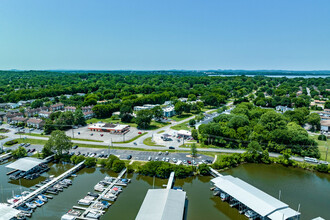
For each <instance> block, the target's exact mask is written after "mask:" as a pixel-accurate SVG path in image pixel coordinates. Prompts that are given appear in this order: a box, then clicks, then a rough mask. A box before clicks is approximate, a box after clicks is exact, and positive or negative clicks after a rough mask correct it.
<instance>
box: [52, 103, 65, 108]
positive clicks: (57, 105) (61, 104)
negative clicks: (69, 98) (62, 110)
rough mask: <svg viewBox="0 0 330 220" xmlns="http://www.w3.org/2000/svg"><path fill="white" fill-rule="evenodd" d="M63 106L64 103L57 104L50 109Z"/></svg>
mask: <svg viewBox="0 0 330 220" xmlns="http://www.w3.org/2000/svg"><path fill="white" fill-rule="evenodd" d="M63 105H64V104H63V103H56V104H54V105H51V106H50V107H51V108H56V107H59V106H63Z"/></svg>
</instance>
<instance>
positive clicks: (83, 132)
mask: <svg viewBox="0 0 330 220" xmlns="http://www.w3.org/2000/svg"><path fill="white" fill-rule="evenodd" d="M138 132H139V131H138V129H137V128H135V127H130V130H129V132H128V133H126V134H125V135H120V134H111V133H109V132H97V131H90V130H89V129H88V125H87V126H83V127H80V128H76V129H73V136H74V137H75V138H81V139H90V140H98V141H104V142H109V143H110V142H111V140H112V142H122V141H128V140H130V139H132V138H134V137H136V136H137V135H139V134H138ZM65 133H66V135H67V136H69V137H72V129H70V130H67V131H66V132H65ZM102 135H103V136H102Z"/></svg>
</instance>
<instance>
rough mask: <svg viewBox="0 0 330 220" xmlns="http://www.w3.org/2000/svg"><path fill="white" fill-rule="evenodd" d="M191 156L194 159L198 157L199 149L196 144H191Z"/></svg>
mask: <svg viewBox="0 0 330 220" xmlns="http://www.w3.org/2000/svg"><path fill="white" fill-rule="evenodd" d="M191 156H192V157H196V156H197V147H196V144H195V143H193V144H191Z"/></svg>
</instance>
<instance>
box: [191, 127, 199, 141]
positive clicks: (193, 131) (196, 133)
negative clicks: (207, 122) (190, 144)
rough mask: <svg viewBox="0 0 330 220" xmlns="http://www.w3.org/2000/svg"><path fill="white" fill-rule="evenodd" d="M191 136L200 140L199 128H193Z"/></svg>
mask: <svg viewBox="0 0 330 220" xmlns="http://www.w3.org/2000/svg"><path fill="white" fill-rule="evenodd" d="M191 136H192V138H194V140H198V131H197V129H192V130H191Z"/></svg>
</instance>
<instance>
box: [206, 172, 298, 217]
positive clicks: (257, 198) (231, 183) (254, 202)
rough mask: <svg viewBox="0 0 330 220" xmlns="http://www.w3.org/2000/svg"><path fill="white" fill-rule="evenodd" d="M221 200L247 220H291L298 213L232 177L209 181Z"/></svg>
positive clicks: (221, 177)
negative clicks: (247, 219)
mask: <svg viewBox="0 0 330 220" xmlns="http://www.w3.org/2000/svg"><path fill="white" fill-rule="evenodd" d="M211 181H212V182H213V183H214V185H215V187H216V189H215V190H216V191H219V195H220V197H221V199H222V200H223V201H224V200H227V201H228V202H229V204H230V206H232V207H234V206H237V207H238V209H239V211H240V213H242V214H243V213H244V214H245V215H246V216H247V217H248V218H249V219H257V218H258V219H264V220H269V219H271V220H293V219H299V218H300V213H299V212H297V211H295V210H293V209H291V208H290V207H289V205H287V204H285V203H284V202H282V201H280V200H278V199H276V198H274V197H272V196H270V195H268V194H267V193H265V192H263V191H261V190H259V189H257V188H256V187H254V186H252V185H250V184H248V183H246V182H244V181H243V180H241V179H239V178H236V177H233V176H229V175H228V176H218V177H216V178H214V179H212V180H211Z"/></svg>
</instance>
